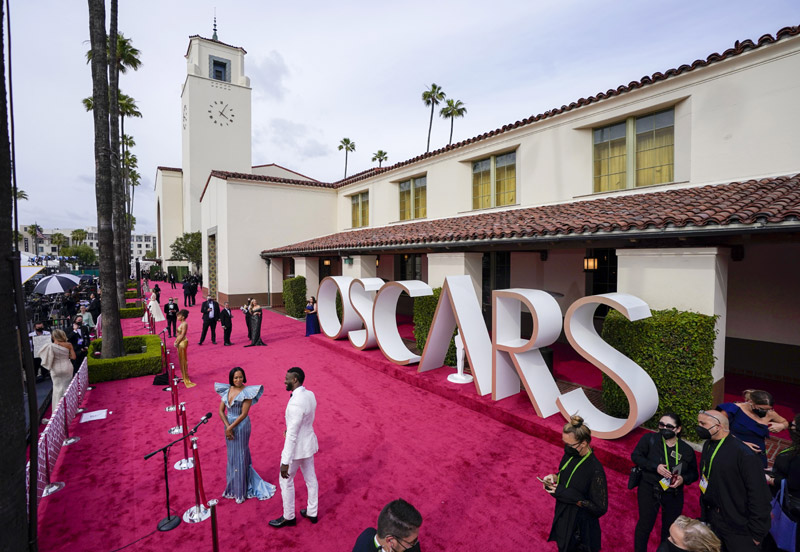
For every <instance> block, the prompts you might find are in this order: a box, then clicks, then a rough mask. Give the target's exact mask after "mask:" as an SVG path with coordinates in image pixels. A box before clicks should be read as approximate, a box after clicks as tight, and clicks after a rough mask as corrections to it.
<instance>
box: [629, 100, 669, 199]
mask: <svg viewBox="0 0 800 552" xmlns="http://www.w3.org/2000/svg"><path fill="white" fill-rule="evenodd" d="M674 131H675V112H674V111H673V110H672V109H669V110H667V111H662V112H660V113H654V114H652V115H646V116H644V117H638V118H637V119H636V186H650V185H651V184H663V183H664V182H672V181H673V180H675V172H674V168H675V132H674Z"/></svg>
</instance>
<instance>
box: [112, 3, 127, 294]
mask: <svg viewBox="0 0 800 552" xmlns="http://www.w3.org/2000/svg"><path fill="white" fill-rule="evenodd" d="M108 47H109V48H108V49H109V53H110V54H111V57H110V58H109V59H108V87H109V106H108V108H109V115H108V120H109V123H110V125H109V137H110V141H111V198H112V204H113V207H112V210H113V215H112V216H113V223H112V224H113V227H114V267H115V270H116V275H117V287H116V290H117V292H116V293H117V302H118V303H119V304H120V305H124V304H125V290H126V288H127V283H128V273H129V272H130V271H129V270H126V263H125V260H126V258H127V257H128V248H129V247H130V242H128V243H125V237H126V236H127V232H126V231H125V227H126V226H127V225H126V224H125V190H124V188H123V187H122V178H120V166H121V164H122V163H121V160H120V158H119V66H118V64H117V0H111V13H110V14H109V33H108Z"/></svg>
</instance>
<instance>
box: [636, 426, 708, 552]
mask: <svg viewBox="0 0 800 552" xmlns="http://www.w3.org/2000/svg"><path fill="white" fill-rule="evenodd" d="M682 430H683V427H682V423H681V418H680V416H678V415H677V414H675V413H672V412H670V413H667V414H664V415H663V416H661V419H660V420H659V422H658V433H648V434H647V435H644V436H642V438H641V440H640V441H639V443H638V444H637V445H636V448H635V449H633V452H632V453H631V460H633V462H634V464H636V465H637V466H639V467H640V468H641V469H642V480H641V482H640V483H639V489H638V496H637V498H638V502H639V521H638V522H637V523H636V531H635V533H634V538H633V549H634V551H635V552H647V541H648V540H649V538H650V533H651V532H652V531H653V527H654V526H655V524H656V519H657V518H658V510H659V509H661V542H664V541H665V540H667V537H669V528H670V526H671V525H672V523H673V522H674V521H675V520H676V519H677V518H678V516H679V515H681V512H683V488H684V487H685V486H686V485H690V484H692V483H694V482H695V481H697V479H698V478H699V476H698V474H697V458H696V457H695V454H694V449H692V447H690V446H689V444H688V443H686V442H685V441H682V440H681V438H680V434H681V431H682Z"/></svg>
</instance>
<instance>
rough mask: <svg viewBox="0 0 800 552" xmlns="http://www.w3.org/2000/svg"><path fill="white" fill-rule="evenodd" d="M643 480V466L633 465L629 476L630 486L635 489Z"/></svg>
mask: <svg viewBox="0 0 800 552" xmlns="http://www.w3.org/2000/svg"><path fill="white" fill-rule="evenodd" d="M641 481H642V468H640V467H639V466H633V467H632V468H631V474H630V475H629V476H628V488H629V489H635V488H636V487H638V486H639V483H640V482H641Z"/></svg>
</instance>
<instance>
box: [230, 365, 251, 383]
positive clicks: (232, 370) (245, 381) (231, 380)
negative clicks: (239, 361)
mask: <svg viewBox="0 0 800 552" xmlns="http://www.w3.org/2000/svg"><path fill="white" fill-rule="evenodd" d="M236 372H241V373H242V382H243V383H247V376H246V375H245V373H244V369H243V368H240V367H239V366H237V367H236V368H231V371H230V372H228V383H230V384H231V385H233V376H234V375H235V374H236Z"/></svg>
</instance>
